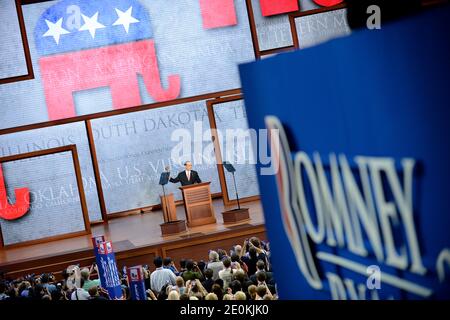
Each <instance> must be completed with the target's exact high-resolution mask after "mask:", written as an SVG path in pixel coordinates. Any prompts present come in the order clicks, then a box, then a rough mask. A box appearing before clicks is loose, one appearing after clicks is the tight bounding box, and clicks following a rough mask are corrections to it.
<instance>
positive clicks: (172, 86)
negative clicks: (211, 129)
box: [34, 0, 180, 120]
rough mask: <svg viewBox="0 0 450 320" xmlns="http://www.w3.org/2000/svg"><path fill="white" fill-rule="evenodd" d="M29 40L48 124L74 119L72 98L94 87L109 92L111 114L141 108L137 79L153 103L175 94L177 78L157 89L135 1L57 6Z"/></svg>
mask: <svg viewBox="0 0 450 320" xmlns="http://www.w3.org/2000/svg"><path fill="white" fill-rule="evenodd" d="M77 17H78V18H77ZM34 38H35V43H36V48H37V51H38V53H39V55H40V58H39V66H40V71H41V79H42V82H43V86H44V95H45V99H46V104H47V110H48V114H49V118H50V120H57V119H62V118H69V117H74V116H76V111H75V105H74V100H73V93H74V92H76V91H81V90H87V89H94V88H99V87H109V88H110V90H111V96H112V102H113V108H114V109H121V108H127V107H133V106H138V105H141V104H142V101H141V95H140V91H139V83H138V74H140V75H142V77H143V81H144V84H145V88H146V90H147V91H148V94H149V95H150V96H151V97H152V98H153V99H154V100H155V101H167V100H172V99H175V98H177V97H178V96H179V94H180V76H179V75H170V76H169V77H168V79H167V88H164V87H163V85H162V82H161V79H160V72H159V68H158V61H157V56H156V50H155V43H154V39H153V30H152V24H151V19H150V16H149V14H148V12H147V10H146V9H145V8H144V7H143V6H142V5H141V4H140V3H139V2H138V1H136V0H96V1H90V0H63V1H60V2H58V3H57V4H55V5H53V6H51V7H49V8H48V9H47V10H46V11H44V13H43V14H42V15H41V16H40V18H39V20H38V22H37V24H36V27H35V30H34Z"/></svg>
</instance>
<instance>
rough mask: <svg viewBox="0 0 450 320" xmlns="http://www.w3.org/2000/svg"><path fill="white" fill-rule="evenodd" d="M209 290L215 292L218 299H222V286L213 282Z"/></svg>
mask: <svg viewBox="0 0 450 320" xmlns="http://www.w3.org/2000/svg"><path fill="white" fill-rule="evenodd" d="M211 292H212V293H215V294H216V296H217V298H218V299H219V300H222V299H223V290H222V287H221V286H220V285H218V284H213V286H212V289H211Z"/></svg>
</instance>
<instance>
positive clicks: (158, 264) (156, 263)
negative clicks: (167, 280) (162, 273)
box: [153, 257, 163, 268]
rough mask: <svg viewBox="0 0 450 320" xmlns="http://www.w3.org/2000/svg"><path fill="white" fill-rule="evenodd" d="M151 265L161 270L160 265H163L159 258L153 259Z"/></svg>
mask: <svg viewBox="0 0 450 320" xmlns="http://www.w3.org/2000/svg"><path fill="white" fill-rule="evenodd" d="M153 264H154V265H155V267H157V268H161V267H162V264H163V260H162V258H161V257H155V259H153Z"/></svg>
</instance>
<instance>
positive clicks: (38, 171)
mask: <svg viewBox="0 0 450 320" xmlns="http://www.w3.org/2000/svg"><path fill="white" fill-rule="evenodd" d="M1 167H2V172H3V177H4V182H5V184H6V192H7V194H8V195H9V202H10V203H11V204H14V203H16V201H17V199H16V198H15V191H14V190H15V189H18V188H28V190H29V203H30V207H29V210H28V212H27V213H26V214H25V215H23V216H22V217H20V218H19V219H16V220H5V219H0V227H1V232H2V234H1V236H2V238H3V244H4V245H5V246H7V245H14V244H17V243H22V242H25V241H33V240H39V239H44V238H48V237H55V236H60V235H65V234H68V233H75V232H82V231H84V230H85V223H84V217H83V211H82V207H81V202H80V197H79V190H78V185H77V178H76V173H75V167H74V163H73V159H72V152H70V151H65V152H61V153H55V154H49V155H44V156H39V157H34V158H28V159H20V160H14V161H8V162H4V163H2V164H1ZM23 176H26V177H27V179H26V180H24V178H23Z"/></svg>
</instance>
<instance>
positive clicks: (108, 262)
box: [98, 241, 122, 300]
mask: <svg viewBox="0 0 450 320" xmlns="http://www.w3.org/2000/svg"><path fill="white" fill-rule="evenodd" d="M98 256H99V260H100V263H99V265H101V269H102V275H103V277H104V279H105V287H104V288H105V289H106V290H108V293H109V298H110V299H111V300H115V299H121V298H122V286H121V282H120V276H119V272H118V270H117V263H116V257H115V255H114V251H113V248H112V243H111V242H110V241H106V242H102V243H100V245H99V247H98ZM99 272H100V269H99Z"/></svg>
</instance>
